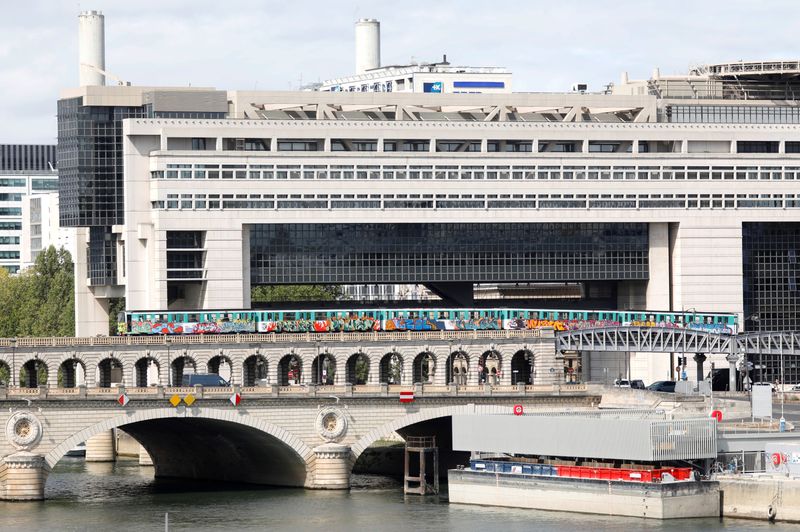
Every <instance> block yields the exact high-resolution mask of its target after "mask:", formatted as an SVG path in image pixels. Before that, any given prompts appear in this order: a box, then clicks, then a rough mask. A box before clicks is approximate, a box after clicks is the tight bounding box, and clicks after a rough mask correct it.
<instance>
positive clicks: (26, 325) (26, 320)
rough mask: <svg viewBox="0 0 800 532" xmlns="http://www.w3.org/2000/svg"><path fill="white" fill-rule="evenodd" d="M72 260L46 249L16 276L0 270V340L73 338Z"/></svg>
mask: <svg viewBox="0 0 800 532" xmlns="http://www.w3.org/2000/svg"><path fill="white" fill-rule="evenodd" d="M73 269H74V266H73V263H72V257H71V256H70V254H69V252H68V251H66V250H65V249H63V248H62V249H59V250H56V248H55V247H53V246H50V247H49V248H47V249H46V250H43V251H42V252H41V253H39V256H38V257H36V263H35V264H34V265H33V266H32V267H30V268H28V269H26V270H24V271H23V272H21V273H20V274H19V275H15V276H12V275H9V273H8V271H7V270H6V269H4V268H0V337H5V338H10V337H16V336H74V334H75V282H74V276H73Z"/></svg>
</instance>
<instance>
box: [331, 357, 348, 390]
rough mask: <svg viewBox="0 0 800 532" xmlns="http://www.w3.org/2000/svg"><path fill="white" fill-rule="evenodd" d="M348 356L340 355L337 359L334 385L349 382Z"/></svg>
mask: <svg viewBox="0 0 800 532" xmlns="http://www.w3.org/2000/svg"><path fill="white" fill-rule="evenodd" d="M348 358H349V357H348V355H339V357H338V358H336V374H335V375H334V376H333V383H334V384H344V383H346V382H347V359H348Z"/></svg>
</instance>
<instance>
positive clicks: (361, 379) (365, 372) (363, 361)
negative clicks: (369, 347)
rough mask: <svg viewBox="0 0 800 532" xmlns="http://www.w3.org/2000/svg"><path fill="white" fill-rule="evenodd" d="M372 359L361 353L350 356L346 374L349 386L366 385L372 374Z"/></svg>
mask: <svg viewBox="0 0 800 532" xmlns="http://www.w3.org/2000/svg"><path fill="white" fill-rule="evenodd" d="M369 370H370V358H369V355H367V354H366V353H363V352H361V351H359V352H358V353H354V354H352V355H350V357H349V358H348V359H347V365H346V370H345V373H346V374H347V375H346V377H347V380H346V382H347V383H348V384H355V385H359V384H366V383H367V382H368V381H369V378H370V374H369Z"/></svg>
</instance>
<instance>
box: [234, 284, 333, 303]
mask: <svg viewBox="0 0 800 532" xmlns="http://www.w3.org/2000/svg"><path fill="white" fill-rule="evenodd" d="M250 298H251V299H252V301H253V302H254V303H273V302H284V301H334V300H337V299H346V298H345V296H344V292H343V291H342V287H341V286H339V285H334V284H293V285H259V286H254V287H253V288H252V289H251V291H250Z"/></svg>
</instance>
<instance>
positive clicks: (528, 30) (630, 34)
mask: <svg viewBox="0 0 800 532" xmlns="http://www.w3.org/2000/svg"><path fill="white" fill-rule="evenodd" d="M0 6H1V7H2V16H0V143H55V142H56V121H55V113H56V103H55V102H56V99H57V98H58V93H59V90H61V89H62V88H65V87H73V86H75V85H77V83H78V59H77V58H78V36H77V30H78V20H77V15H78V12H79V11H80V10H81V9H84V10H88V9H99V10H102V11H103V13H104V14H105V16H106V69H107V70H108V71H110V72H112V73H114V74H115V75H117V76H119V77H121V78H123V79H125V80H129V81H131V82H132V83H133V84H137V85H177V86H185V85H187V84H192V85H194V86H201V85H202V86H213V87H216V88H220V89H254V88H256V89H277V90H287V89H292V88H297V87H298V86H299V85H300V80H301V79H302V82H303V83H307V82H310V81H318V80H324V79H327V78H331V77H338V76H344V75H349V74H352V73H353V69H354V66H353V64H354V50H353V33H354V31H353V22H354V21H355V20H356V19H357V18H361V17H369V18H377V19H379V20H380V21H381V41H382V46H381V58H382V63H383V64H398V63H401V64H402V63H407V62H408V61H409V60H410V59H411V58H412V57H413V58H414V59H416V60H419V61H435V60H438V59H440V58H441V56H442V54H443V53H446V54H447V57H448V59H449V60H450V62H451V63H453V64H459V65H471V66H504V67H507V68H508V69H510V70H511V71H512V72H513V74H514V81H513V88H514V90H515V91H564V90H569V88H570V86H571V85H572V83H574V82H577V81H580V82H586V83H588V84H589V89H590V90H600V89H602V87H603V86H604V85H605V84H606V83H608V82H610V81H617V80H619V77H620V73H621V72H622V71H628V72H629V74H630V77H631V78H641V77H649V76H650V74H651V72H652V70H653V68H654V67H660V68H661V72H662V73H664V74H670V73H680V72H685V71H686V70H687V68H688V67H689V65H694V64H697V63H707V62H721V61H732V60H738V59H749V60H753V59H756V60H758V59H798V58H800V41H798V38H797V34H798V29H797V28H798V20H800V1H797V0H747V1H741V0H721V1H717V0H713V1H712V0H692V1H684V0H672V1H669V2H664V1H663V0H661V1H649V0H633V1H628V0H584V1H579V0H557V1H553V0H545V1H540V0H527V1H504V0H494V1H486V0H459V1H450V0H436V1H435V0H420V1H417V0H390V1H376V0H370V1H367V0H361V1H350V0H335V1H331V0H326V1H324V2H323V1H314V2H311V1H303V0H295V1H287V0H281V1H273V0H93V1H88V0H82V1H81V2H80V3H78V2H76V1H68V0H2V3H1V4H0Z"/></svg>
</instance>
